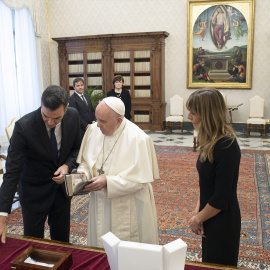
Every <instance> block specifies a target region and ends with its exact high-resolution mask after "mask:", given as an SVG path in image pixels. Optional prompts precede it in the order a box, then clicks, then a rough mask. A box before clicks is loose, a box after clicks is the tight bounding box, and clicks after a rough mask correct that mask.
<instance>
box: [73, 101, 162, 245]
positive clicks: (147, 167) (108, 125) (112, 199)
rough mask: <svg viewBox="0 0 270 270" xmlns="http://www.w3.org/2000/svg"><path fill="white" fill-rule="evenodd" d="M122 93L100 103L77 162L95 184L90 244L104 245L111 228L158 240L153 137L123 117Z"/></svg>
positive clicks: (126, 237) (126, 236) (135, 238)
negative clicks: (103, 239)
mask: <svg viewBox="0 0 270 270" xmlns="http://www.w3.org/2000/svg"><path fill="white" fill-rule="evenodd" d="M124 114H125V106H124V103H123V102H122V101H121V99H119V98H116V97H107V98H105V99H103V100H102V101H101V102H100V103H99V105H98V106H97V108H96V118H97V123H95V124H92V125H91V126H90V127H89V128H88V129H87V131H86V133H85V135H84V138H83V141H82V145H81V149H80V152H79V155H78V159H77V162H78V163H79V164H80V165H79V167H78V170H77V171H78V172H84V173H85V174H86V175H87V178H88V179H91V180H93V181H94V182H93V183H92V184H89V185H87V186H86V187H85V190H87V191H91V194H90V201H89V215H88V237H87V244H88V245H90V246H96V247H102V241H101V236H102V235H104V234H106V233H107V232H109V231H111V232H112V233H113V234H114V235H116V236H117V237H118V238H119V239H120V240H123V241H132V242H141V243H149V244H158V234H157V215H156V207H155V200H154V195H153V190H152V185H151V182H153V181H154V179H158V178H159V172H158V164H157V158H156V153H155V149H154V145H153V142H152V140H151V138H150V137H149V136H148V135H147V134H146V133H145V132H144V131H142V130H141V129H140V128H139V127H138V126H136V125H135V124H133V123H132V122H130V121H129V120H127V119H126V118H124Z"/></svg>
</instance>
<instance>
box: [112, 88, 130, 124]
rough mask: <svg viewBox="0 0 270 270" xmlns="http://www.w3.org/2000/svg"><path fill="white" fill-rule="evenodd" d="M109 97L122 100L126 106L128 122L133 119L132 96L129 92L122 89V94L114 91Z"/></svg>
mask: <svg viewBox="0 0 270 270" xmlns="http://www.w3.org/2000/svg"><path fill="white" fill-rule="evenodd" d="M107 97H118V98H120V99H121V100H122V101H123V102H124V104H125V118H127V119H128V120H130V119H131V115H130V111H131V96H130V93H129V91H128V90H125V89H122V92H121V94H120V95H119V93H116V92H115V90H114V89H112V90H111V91H109V92H107Z"/></svg>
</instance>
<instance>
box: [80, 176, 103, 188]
mask: <svg viewBox="0 0 270 270" xmlns="http://www.w3.org/2000/svg"><path fill="white" fill-rule="evenodd" d="M91 181H93V183H91V184H89V185H87V186H85V187H84V189H83V191H97V190H101V189H103V188H104V187H106V186H107V177H106V175H105V174H102V175H99V176H96V177H94V178H92V179H91Z"/></svg>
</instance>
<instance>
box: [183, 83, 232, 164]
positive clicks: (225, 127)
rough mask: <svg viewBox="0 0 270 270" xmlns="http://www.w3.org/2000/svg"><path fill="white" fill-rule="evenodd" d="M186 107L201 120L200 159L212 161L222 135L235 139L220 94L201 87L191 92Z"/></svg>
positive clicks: (199, 132) (199, 137) (211, 89)
mask: <svg viewBox="0 0 270 270" xmlns="http://www.w3.org/2000/svg"><path fill="white" fill-rule="evenodd" d="M186 107H187V109H188V110H189V111H190V112H191V113H193V114H196V115H197V116H198V117H199V118H200V120H201V122H200V126H199V130H198V137H197V138H198V142H199V145H200V154H201V155H200V161H201V162H205V161H206V160H207V159H208V160H209V161H210V162H211V163H213V161H214V160H213V150H214V146H215V144H216V142H217V141H218V140H219V139H220V138H222V137H228V138H230V139H233V140H234V139H235V138H236V135H235V132H234V130H233V128H232V126H231V125H230V121H229V112H228V108H227V107H226V104H225V100H224V98H223V96H222V94H221V93H220V92H219V91H218V90H217V89H214V88H203V89H201V90H197V91H195V92H194V93H192V94H191V95H190V96H189V98H188V100H187V103H186Z"/></svg>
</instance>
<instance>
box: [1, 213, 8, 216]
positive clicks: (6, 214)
mask: <svg viewBox="0 0 270 270" xmlns="http://www.w3.org/2000/svg"><path fill="white" fill-rule="evenodd" d="M0 216H4V217H7V216H8V213H5V212H0Z"/></svg>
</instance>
